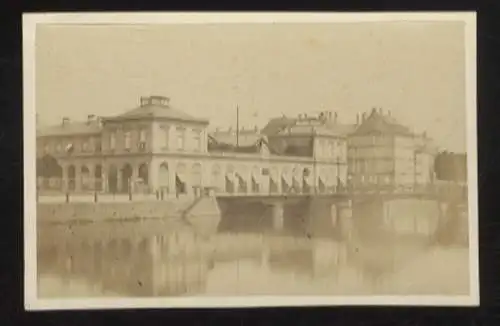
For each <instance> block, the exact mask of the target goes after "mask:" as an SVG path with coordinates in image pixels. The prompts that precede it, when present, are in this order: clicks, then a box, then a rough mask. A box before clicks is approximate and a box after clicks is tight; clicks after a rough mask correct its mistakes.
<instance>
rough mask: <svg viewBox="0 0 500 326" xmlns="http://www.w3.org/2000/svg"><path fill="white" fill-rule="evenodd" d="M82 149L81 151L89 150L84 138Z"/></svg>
mask: <svg viewBox="0 0 500 326" xmlns="http://www.w3.org/2000/svg"><path fill="white" fill-rule="evenodd" d="M82 151H83V152H88V151H89V142H88V141H86V140H84V141H83V144H82Z"/></svg>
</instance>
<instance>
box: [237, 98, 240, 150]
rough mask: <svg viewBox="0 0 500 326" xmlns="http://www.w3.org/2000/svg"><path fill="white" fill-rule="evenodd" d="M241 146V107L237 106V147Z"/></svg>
mask: <svg viewBox="0 0 500 326" xmlns="http://www.w3.org/2000/svg"><path fill="white" fill-rule="evenodd" d="M239 146H240V107H239V105H236V147H239Z"/></svg>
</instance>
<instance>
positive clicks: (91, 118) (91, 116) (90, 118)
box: [87, 114, 95, 124]
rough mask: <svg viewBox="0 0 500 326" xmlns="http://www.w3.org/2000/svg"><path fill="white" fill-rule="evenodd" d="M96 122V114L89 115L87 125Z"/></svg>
mask: <svg viewBox="0 0 500 326" xmlns="http://www.w3.org/2000/svg"><path fill="white" fill-rule="evenodd" d="M94 120H95V114H89V115H88V116H87V123H88V124H89V123H91V122H92V121H94Z"/></svg>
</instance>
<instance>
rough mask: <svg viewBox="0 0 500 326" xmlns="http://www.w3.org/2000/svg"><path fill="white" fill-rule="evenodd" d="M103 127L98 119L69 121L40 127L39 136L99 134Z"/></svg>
mask: <svg viewBox="0 0 500 326" xmlns="http://www.w3.org/2000/svg"><path fill="white" fill-rule="evenodd" d="M101 130H102V128H101V126H100V124H99V123H98V122H96V121H93V122H81V121H75V122H67V123H65V124H59V125H52V126H44V127H39V128H38V129H37V137H48V136H71V135H75V136H76V135H98V134H100V132H101Z"/></svg>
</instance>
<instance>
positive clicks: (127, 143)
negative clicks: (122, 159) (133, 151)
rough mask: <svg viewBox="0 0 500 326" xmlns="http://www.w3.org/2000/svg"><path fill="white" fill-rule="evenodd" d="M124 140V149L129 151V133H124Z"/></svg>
mask: <svg viewBox="0 0 500 326" xmlns="http://www.w3.org/2000/svg"><path fill="white" fill-rule="evenodd" d="M124 138H125V149H127V150H128V149H130V131H125V134H124Z"/></svg>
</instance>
